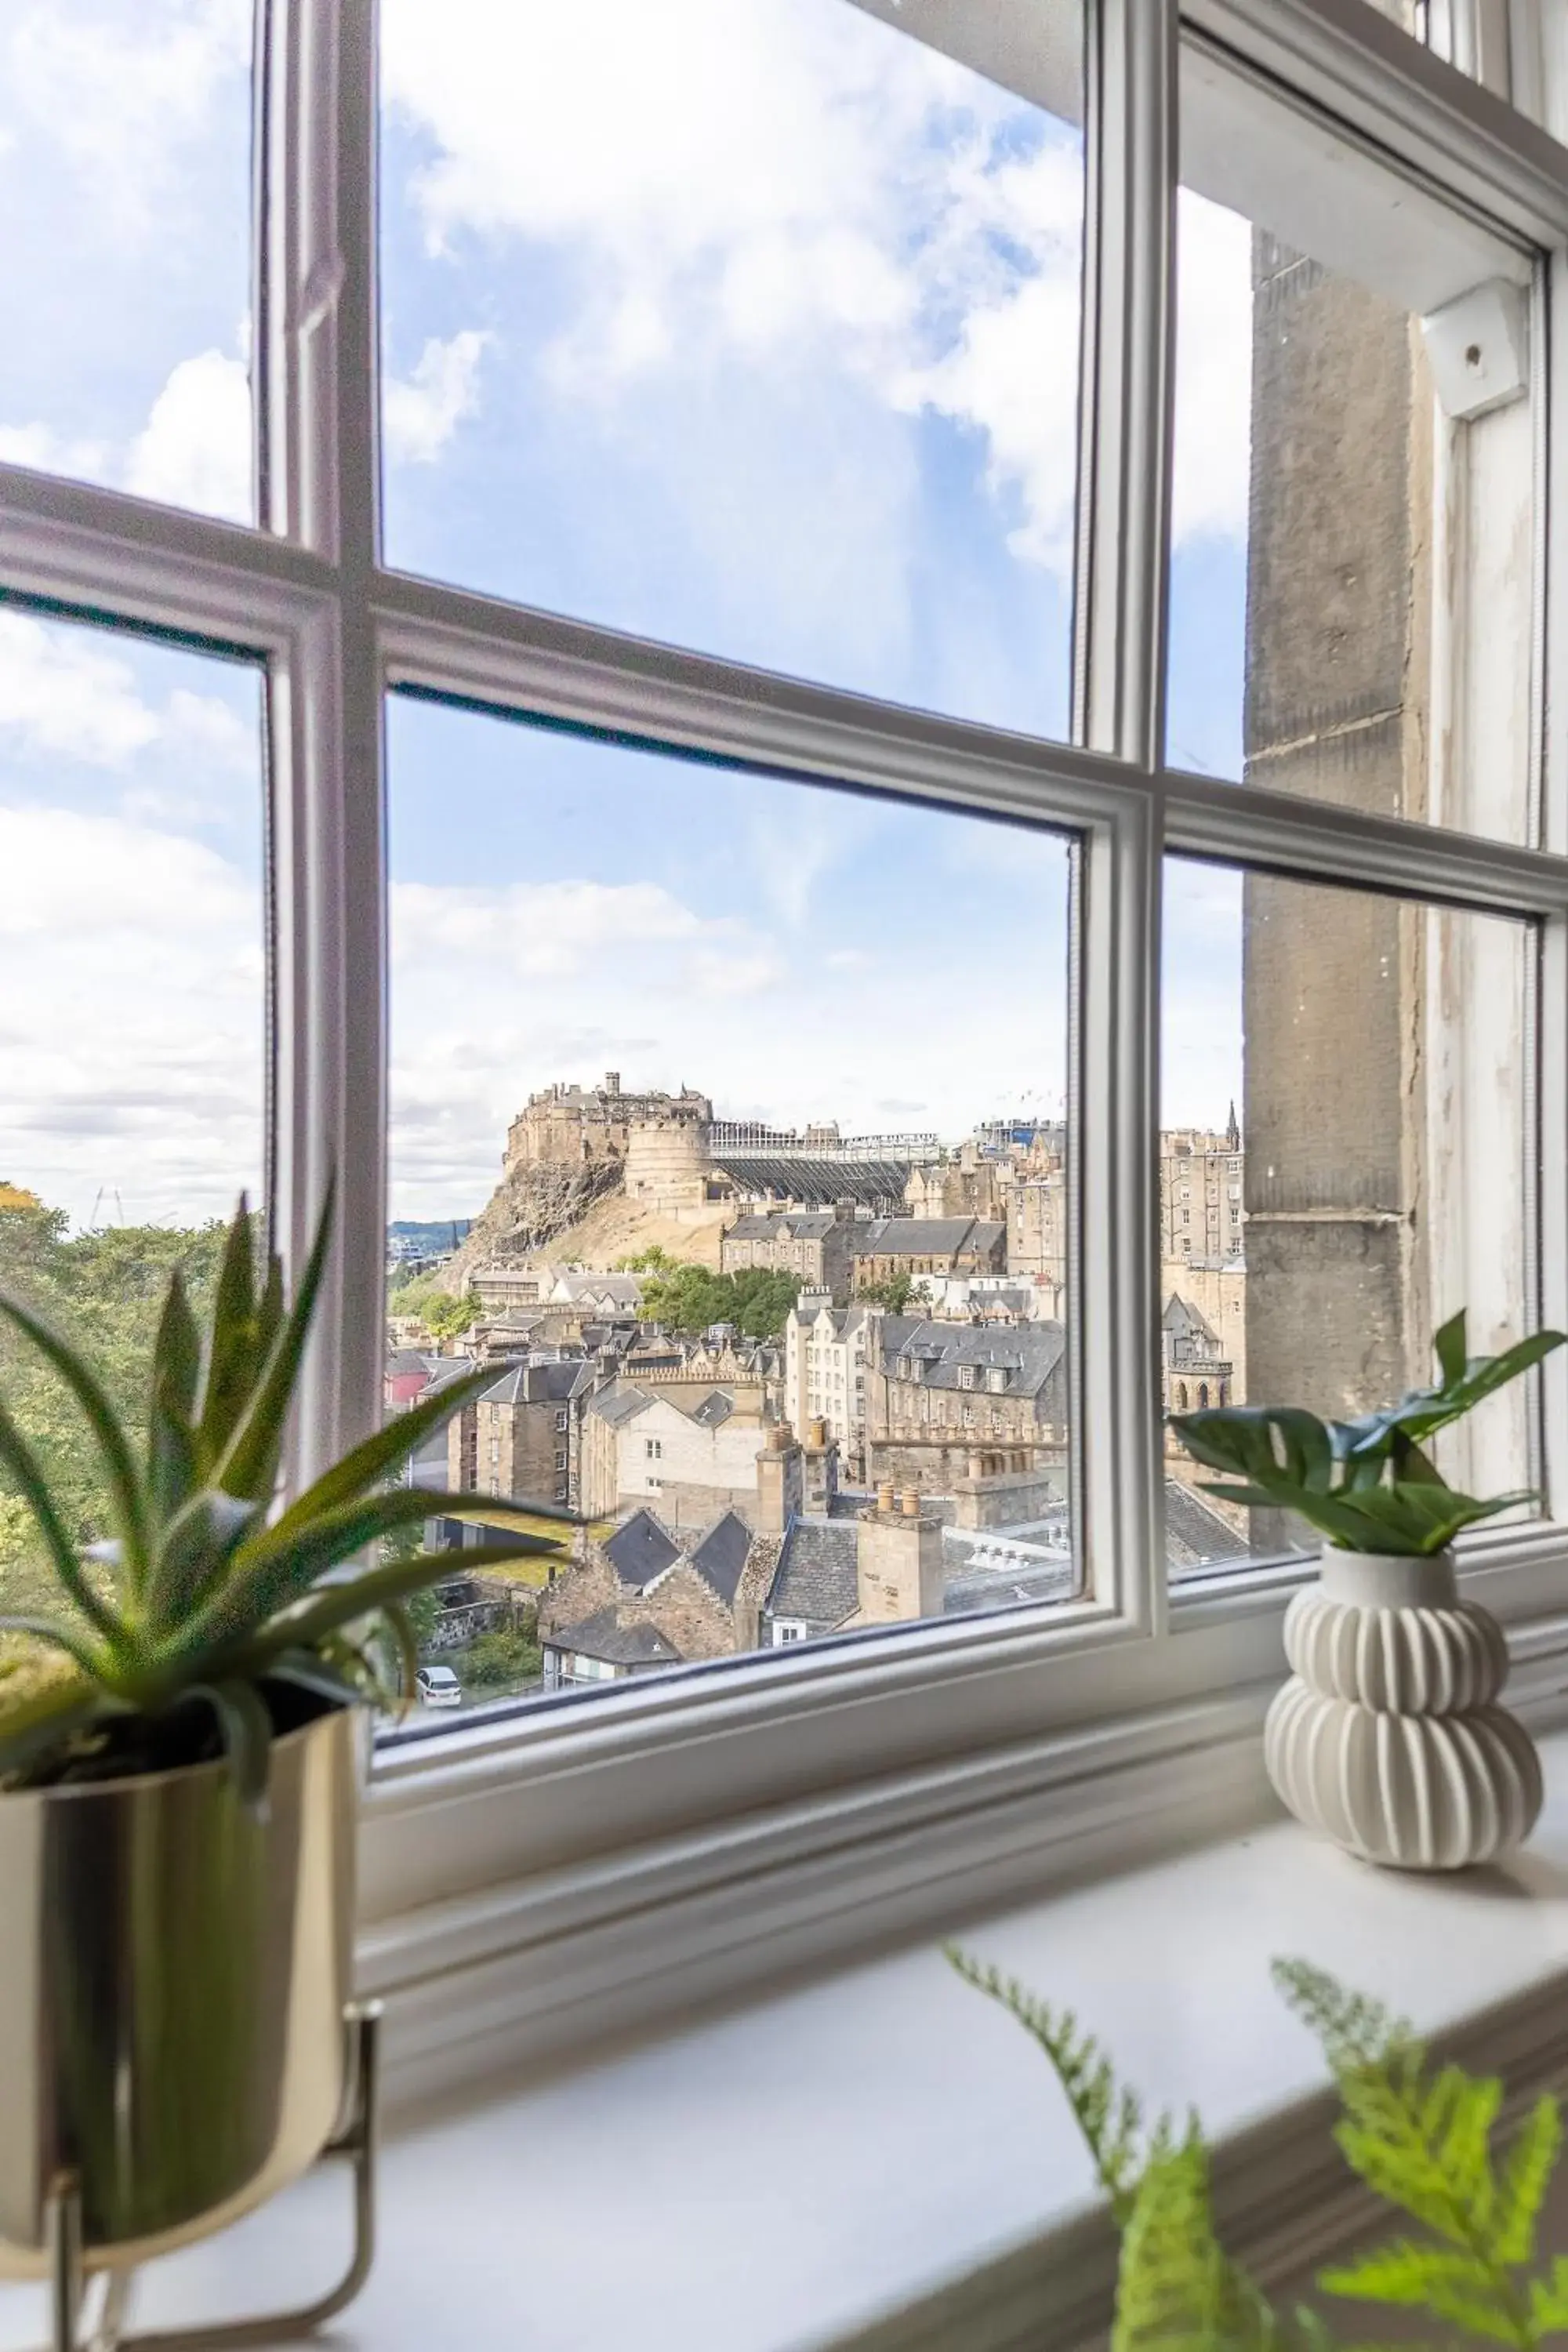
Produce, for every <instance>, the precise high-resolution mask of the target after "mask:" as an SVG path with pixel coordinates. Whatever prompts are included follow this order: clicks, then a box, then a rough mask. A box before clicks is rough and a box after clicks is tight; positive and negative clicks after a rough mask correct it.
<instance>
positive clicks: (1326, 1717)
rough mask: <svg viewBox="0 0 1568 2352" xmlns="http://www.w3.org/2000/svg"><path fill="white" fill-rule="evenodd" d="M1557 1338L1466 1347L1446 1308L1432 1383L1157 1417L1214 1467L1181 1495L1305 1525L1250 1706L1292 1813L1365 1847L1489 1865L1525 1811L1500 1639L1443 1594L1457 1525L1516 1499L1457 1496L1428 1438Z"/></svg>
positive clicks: (1374, 1853)
mask: <svg viewBox="0 0 1568 2352" xmlns="http://www.w3.org/2000/svg"><path fill="white" fill-rule="evenodd" d="M1563 1339H1564V1335H1563V1333H1562V1332H1561V1331H1538V1332H1536V1333H1534V1334H1533V1335H1532V1337H1531V1338H1530V1339H1521V1340H1520V1341H1519V1342H1518V1343H1517V1345H1515V1346H1513V1347H1511V1348H1506V1349H1503V1350H1502V1351H1501V1352H1500V1354H1498V1355H1495V1356H1472V1355H1471V1354H1470V1351H1469V1345H1468V1335H1467V1330H1466V1318H1465V1315H1464V1311H1463V1310H1462V1309H1461V1310H1460V1312H1459V1313H1458V1315H1456V1316H1454V1317H1453V1318H1452V1319H1451V1320H1450V1321H1448V1322H1447V1323H1445V1324H1444V1325H1443V1327H1442V1328H1441V1329H1440V1330H1439V1331H1438V1333H1437V1335H1436V1341H1435V1343H1434V1345H1435V1349H1436V1358H1437V1374H1438V1377H1437V1379H1436V1381H1435V1382H1434V1383H1433V1385H1432V1386H1431V1387H1429V1388H1424V1389H1414V1390H1412V1391H1410V1393H1409V1394H1408V1395H1406V1396H1404V1397H1402V1398H1401V1399H1400V1400H1399V1402H1398V1403H1397V1404H1393V1405H1389V1406H1387V1407H1385V1408H1384V1409H1382V1410H1380V1411H1378V1412H1367V1413H1363V1414H1361V1415H1359V1416H1358V1417H1357V1418H1356V1419H1354V1420H1351V1421H1329V1422H1324V1421H1321V1420H1320V1419H1319V1417H1318V1416H1317V1414H1316V1413H1312V1412H1306V1411H1304V1410H1303V1409H1302V1408H1301V1407H1300V1406H1297V1405H1222V1406H1218V1407H1215V1408H1213V1409H1211V1410H1209V1411H1206V1412H1190V1413H1177V1414H1174V1415H1173V1417H1172V1421H1171V1426H1172V1428H1173V1430H1174V1431H1175V1433H1176V1435H1177V1436H1178V1437H1179V1438H1180V1440H1181V1442H1182V1444H1184V1446H1185V1448H1186V1450H1187V1452H1188V1453H1189V1454H1191V1455H1192V1457H1193V1459H1194V1461H1195V1462H1197V1463H1199V1464H1201V1465H1202V1466H1203V1467H1204V1468H1205V1469H1207V1470H1213V1471H1217V1472H1219V1473H1220V1474H1221V1475H1220V1476H1219V1477H1218V1478H1217V1479H1211V1480H1209V1481H1208V1482H1206V1483H1204V1484H1201V1485H1200V1492H1202V1493H1204V1494H1207V1495H1212V1496H1214V1497H1215V1500H1216V1501H1218V1502H1221V1503H1225V1504H1230V1505H1237V1506H1239V1507H1242V1508H1245V1509H1247V1510H1252V1511H1264V1510H1267V1511H1272V1512H1289V1513H1294V1514H1295V1516H1296V1517H1298V1518H1300V1519H1305V1520H1306V1521H1307V1523H1308V1524H1309V1525H1310V1527H1312V1528H1316V1529H1317V1531H1318V1533H1319V1534H1320V1535H1321V1537H1322V1538H1323V1555H1322V1570H1321V1579H1320V1580H1319V1582H1318V1583H1317V1584H1316V1585H1314V1586H1312V1587H1310V1588H1307V1589H1304V1590H1303V1591H1300V1592H1298V1593H1297V1594H1296V1595H1295V1596H1294V1598H1293V1599H1292V1601H1291V1602H1290V1606H1289V1611H1288V1612H1287V1614H1286V1619H1285V1650H1286V1655H1287V1657H1288V1658H1289V1664H1290V1665H1291V1667H1292V1669H1293V1672H1292V1674H1291V1676H1290V1679H1289V1682H1287V1683H1286V1685H1284V1688H1283V1689H1282V1690H1281V1691H1280V1692H1279V1696H1278V1697H1277V1698H1276V1699H1275V1701H1274V1703H1273V1706H1271V1707H1270V1709H1269V1714H1268V1723H1267V1725H1266V1727H1265V1732H1264V1755H1265V1759H1266V1761H1267V1764H1268V1773H1269V1778H1270V1779H1271V1780H1272V1781H1273V1783H1274V1786H1275V1788H1276V1790H1278V1791H1279V1796H1280V1797H1281V1799H1282V1800H1283V1801H1284V1802H1285V1804H1286V1805H1287V1806H1288V1807H1289V1810H1290V1811H1292V1812H1293V1813H1294V1814H1295V1815H1296V1816H1297V1818H1298V1819H1299V1820H1300V1821H1302V1822H1306V1823H1308V1825H1309V1826H1310V1827H1311V1828H1314V1829H1317V1830H1321V1832H1323V1833H1324V1834H1325V1835H1327V1836H1329V1837H1331V1838H1332V1839H1333V1840H1334V1841H1335V1843H1338V1844H1340V1845H1342V1846H1344V1847H1345V1848H1347V1850H1348V1851H1349V1852H1351V1853H1357V1854H1360V1855H1362V1856H1363V1857H1364V1858H1365V1859H1366V1860H1368V1861H1372V1862H1380V1863H1385V1864H1393V1865H1394V1866H1395V1867H1399V1868H1414V1869H1422V1870H1434V1869H1436V1870H1458V1869H1463V1868H1465V1867H1467V1866H1468V1864H1473V1863H1480V1862H1489V1861H1491V1860H1493V1859H1494V1858H1495V1857H1496V1856H1497V1855H1498V1854H1500V1853H1506V1852H1508V1851H1509V1850H1510V1848H1511V1847H1513V1846H1516V1845H1518V1844H1519V1843H1521V1841H1522V1840H1523V1839H1524V1838H1525V1837H1527V1836H1528V1835H1529V1833H1530V1831H1531V1828H1532V1827H1533V1826H1534V1823H1535V1820H1536V1816H1537V1815H1538V1813H1539V1812H1540V1810H1541V1801H1542V1783H1541V1766H1540V1760H1539V1759H1538V1757H1537V1756H1536V1753H1535V1748H1534V1746H1533V1744H1532V1742H1531V1738H1530V1736H1529V1734H1528V1733H1527V1732H1526V1731H1525V1729H1524V1727H1523V1726H1522V1725H1521V1723H1520V1722H1519V1721H1518V1720H1517V1718H1516V1717H1513V1716H1512V1715H1510V1713H1509V1712H1508V1711H1507V1709H1506V1708H1504V1707H1502V1706H1500V1705H1499V1704H1498V1700H1499V1697H1500V1693H1501V1690H1502V1687H1503V1684H1504V1682H1505V1681H1506V1679H1507V1675H1508V1663H1509V1661H1508V1647H1507V1643H1506V1642H1505V1641H1504V1638H1503V1634H1502V1631H1501V1628H1500V1626H1499V1625H1498V1623H1497V1622H1496V1620H1495V1619H1494V1618H1493V1617H1491V1616H1490V1615H1489V1612H1487V1611H1486V1610H1485V1609H1483V1608H1482V1607H1481V1606H1480V1605H1479V1603H1478V1602H1477V1601H1473V1600H1471V1599H1469V1598H1468V1597H1465V1596H1461V1593H1460V1591H1459V1586H1458V1573H1457V1563H1456V1561H1455V1558H1454V1554H1453V1551H1452V1549H1451V1546H1452V1544H1453V1541H1454V1538H1456V1537H1457V1536H1458V1535H1460V1534H1462V1533H1463V1532H1464V1530H1465V1529H1466V1528H1473V1527H1477V1526H1479V1525H1480V1523H1481V1522H1482V1521H1484V1520H1487V1519H1490V1518H1495V1517H1497V1516H1498V1514H1499V1513H1500V1512H1502V1511H1507V1510H1510V1509H1512V1508H1513V1507H1514V1506H1516V1505H1517V1504H1521V1503H1528V1502H1531V1501H1532V1500H1533V1499H1534V1497H1533V1496H1532V1495H1531V1493H1530V1492H1529V1491H1528V1490H1525V1489H1520V1488H1514V1489H1511V1490H1510V1491H1509V1492H1507V1493H1504V1494H1500V1495H1492V1496H1475V1495H1468V1494H1465V1493H1462V1492H1460V1491H1459V1490H1458V1488H1456V1487H1453V1486H1449V1484H1448V1482H1447V1479H1446V1478H1445V1477H1444V1476H1443V1475H1442V1474H1441V1472H1440V1471H1439V1470H1438V1468H1437V1466H1436V1463H1435V1462H1434V1461H1433V1459H1432V1456H1431V1454H1430V1453H1429V1451H1428V1447H1429V1446H1430V1444H1431V1442H1432V1440H1433V1439H1434V1438H1435V1437H1436V1436H1437V1435H1438V1434H1439V1433H1440V1432H1441V1431H1443V1430H1445V1429H1449V1428H1451V1427H1453V1425H1454V1424H1455V1423H1458V1422H1459V1421H1462V1420H1463V1419H1464V1418H1465V1416H1466V1415H1467V1414H1468V1413H1470V1412H1474V1411H1475V1409H1476V1407H1477V1406H1478V1405H1480V1404H1484V1403H1485V1402H1487V1401H1488V1400H1489V1398H1492V1397H1495V1396H1497V1395H1499V1394H1500V1392H1501V1391H1502V1390H1504V1389H1505V1388H1507V1387H1508V1386H1509V1384H1510V1382H1511V1381H1516V1380H1518V1379H1519V1378H1520V1377H1521V1374H1523V1373H1525V1372H1528V1371H1530V1370H1531V1369H1532V1368H1533V1367H1534V1366H1536V1365H1537V1364H1540V1363H1541V1362H1542V1360H1544V1359H1545V1358H1546V1357H1547V1356H1549V1355H1551V1354H1552V1352H1553V1350H1554V1349H1558V1348H1561V1347H1562V1346H1563ZM1390 1717H1397V1718H1398V1727H1397V1736H1394V1726H1392V1725H1391V1724H1390V1722H1389V1718H1390Z"/></svg>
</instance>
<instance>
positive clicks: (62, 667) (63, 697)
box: [0, 612, 160, 767]
mask: <svg viewBox="0 0 1568 2352" xmlns="http://www.w3.org/2000/svg"><path fill="white" fill-rule="evenodd" d="M159 733H160V721H159V719H158V716H157V714H156V713H155V712H154V711H153V710H152V709H150V708H149V706H148V705H147V703H146V702H145V701H144V700H143V699H142V695H141V693H140V691H139V689H138V688H137V685H136V680H135V677H134V674H133V672H132V669H131V667H130V665H129V663H127V662H126V661H124V660H123V659H122V658H121V656H118V655H115V654H111V653H108V652H105V651H102V650H100V646H99V645H98V644H97V643H95V642H94V641H93V639H92V638H91V637H89V635H86V634H85V633H84V632H82V631H81V630H68V629H56V628H49V627H47V626H46V625H45V624H44V623H43V622H42V621H36V620H34V619H33V618H32V617H31V616H30V615H29V614H26V613H5V612H0V740H7V739H8V740H9V741H10V743H12V744H15V745H16V746H17V747H18V748H20V749H22V750H24V751H28V752H31V753H33V754H36V755H45V756H47V755H63V756H64V757H65V758H67V759H72V760H81V761H86V762H87V763H88V764H89V766H92V767H119V766H123V765H124V763H125V762H126V761H128V760H129V759H131V758H132V755H133V754H134V753H136V752H138V751H144V750H145V749H146V748H147V746H148V745H149V744H151V743H153V742H154V741H155V740H157V737H158V735H159Z"/></svg>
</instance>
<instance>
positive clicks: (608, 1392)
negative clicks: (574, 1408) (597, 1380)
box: [588, 1388, 653, 1429]
mask: <svg viewBox="0 0 1568 2352" xmlns="http://www.w3.org/2000/svg"><path fill="white" fill-rule="evenodd" d="M652 1402H653V1399H652V1397H649V1396H644V1394H643V1392H642V1391H641V1389H623V1388H613V1389H601V1390H600V1391H599V1393H598V1395H597V1396H596V1397H595V1399H594V1401H593V1402H592V1403H591V1404H590V1405H589V1407H588V1410H589V1412H593V1413H597V1415H598V1417H599V1419H600V1420H601V1421H607V1422H608V1423H609V1424H610V1426H611V1428H612V1429H618V1428H619V1427H620V1426H621V1423H623V1422H626V1421H635V1420H636V1419H637V1414H638V1413H639V1412H645V1411H646V1410H647V1407H648V1406H649V1405H650V1404H651V1403H652Z"/></svg>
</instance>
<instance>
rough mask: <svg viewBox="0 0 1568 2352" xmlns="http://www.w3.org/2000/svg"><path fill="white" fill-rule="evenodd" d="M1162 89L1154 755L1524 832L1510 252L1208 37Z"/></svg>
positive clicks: (1527, 821) (1517, 291)
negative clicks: (1160, 678)
mask: <svg viewBox="0 0 1568 2352" xmlns="http://www.w3.org/2000/svg"><path fill="white" fill-rule="evenodd" d="M1183 99H1184V133H1183V156H1184V169H1185V170H1186V171H1187V173H1188V176H1189V180H1190V181H1191V183H1192V184H1190V185H1189V186H1187V187H1185V188H1184V189H1183V191H1182V194H1181V199H1180V208H1179V215H1178V274H1177V312H1178V316H1177V377H1176V384H1177V391H1176V438H1175V458H1174V476H1173V530H1174V553H1173V572H1172V589H1171V670H1170V710H1169V722H1168V734H1167V744H1168V756H1169V758H1170V760H1171V762H1172V764H1173V765H1174V766H1176V767H1178V768H1187V769H1194V770H1198V771H1201V772H1206V773H1209V774H1212V775H1215V776H1220V777H1226V778H1245V780H1246V781H1247V782H1248V783H1253V784H1261V785H1266V786H1269V787H1272V788H1274V789H1277V790H1279V791H1282V792H1290V793H1308V794H1310V796H1311V797H1313V798H1314V799H1321V800H1330V801H1334V802H1337V803H1343V804H1345V805H1348V806H1352V807H1355V808H1361V809H1366V810H1371V811H1373V812H1375V813H1377V814H1385V815H1401V816H1408V817H1415V818H1420V819H1424V820H1426V821H1427V822H1430V823H1436V824H1453V825H1458V826H1462V827H1464V828H1466V829H1467V830H1469V831H1473V832H1477V833H1481V834H1485V835H1490V836H1493V837H1495V838H1499V839H1507V840H1515V841H1523V840H1526V839H1528V838H1530V837H1531V824H1532V821H1533V820H1532V810H1531V790H1530V787H1531V642H1532V633H1531V478H1532V465H1533V452H1532V427H1531V403H1530V399H1529V396H1528V391H1527V388H1526V378H1525V374H1524V372H1523V367H1522V359H1523V350H1524V341H1523V339H1524V338H1525V337H1526V335H1527V316H1526V314H1527V311H1528V294H1529V278H1530V266H1529V261H1528V258H1527V257H1525V256H1523V255H1521V254H1520V253H1518V252H1516V251H1515V250H1514V249H1513V248H1511V247H1509V246H1507V245H1505V244H1504V243H1502V242H1501V240H1500V239H1499V238H1496V237H1494V236H1491V235H1490V233H1489V232H1488V231H1486V230H1484V229H1481V228H1479V227H1478V226H1476V225H1475V224H1474V223H1472V222H1469V221H1468V220H1459V219H1458V218H1456V217H1455V216H1453V215H1449V214H1447V213H1446V212H1445V211H1444V210H1443V209H1442V208H1441V207H1440V206H1438V205H1436V203H1435V202H1434V201H1433V200H1432V199H1431V198H1429V197H1427V196H1426V195H1425V194H1418V193H1417V192H1416V191H1415V190H1413V189H1412V188H1411V187H1409V186H1408V185H1407V184H1405V183H1404V182H1402V181H1399V180H1396V179H1394V178H1393V177H1392V176H1391V175H1390V174H1388V173H1385V172H1384V171H1382V170H1381V169H1380V168H1379V167H1377V166H1375V165H1373V163H1369V162H1368V161H1367V160H1366V159H1365V158H1364V157H1363V156H1362V155H1361V154H1360V153H1359V152H1357V151H1356V150H1354V149H1353V148H1352V147H1350V146H1349V145H1348V144H1347V143H1346V142H1342V141H1341V140H1339V139H1337V138H1336V137H1335V136H1334V135H1333V134H1331V133H1330V132H1328V131H1323V130H1321V128H1320V127H1319V126H1317V125H1315V124H1309V123H1308V122H1307V121H1306V120H1305V118H1303V117H1301V116H1299V115H1297V114H1296V113H1295V112H1294V111H1293V110H1291V109H1289V107H1287V106H1285V105H1284V104H1282V103H1279V102H1272V103H1266V102H1265V101H1263V100H1261V99H1260V98H1259V97H1258V94H1257V93H1256V92H1252V91H1242V90H1241V89H1239V87H1238V86H1237V85H1235V84H1233V83H1232V82H1231V81H1230V80H1229V79H1227V78H1226V76H1225V75H1224V74H1223V72H1222V71H1221V70H1220V68H1218V67H1217V66H1215V64H1214V63H1213V62H1212V60H1209V59H1207V58H1197V57H1195V56H1188V57H1186V58H1184V72H1183ZM1478 387H1479V389H1478Z"/></svg>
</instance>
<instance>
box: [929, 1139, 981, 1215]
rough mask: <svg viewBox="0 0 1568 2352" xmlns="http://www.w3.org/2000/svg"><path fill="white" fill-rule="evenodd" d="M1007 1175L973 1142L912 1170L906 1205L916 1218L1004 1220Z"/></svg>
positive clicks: (944, 1153)
mask: <svg viewBox="0 0 1568 2352" xmlns="http://www.w3.org/2000/svg"><path fill="white" fill-rule="evenodd" d="M1003 1178H1004V1171H1003V1169H1002V1168H1001V1167H999V1166H998V1163H997V1161H996V1160H994V1159H987V1158H986V1157H984V1155H983V1154H982V1152H981V1150H980V1147H979V1145H978V1144H976V1143H975V1142H973V1140H971V1141H969V1142H966V1143H963V1144H961V1145H960V1146H959V1148H958V1150H956V1151H952V1152H943V1154H942V1158H941V1159H940V1160H931V1161H928V1162H927V1163H925V1164H924V1165H923V1166H921V1167H915V1168H911V1169H910V1176H909V1181H908V1183H907V1184H906V1185H905V1186H904V1201H905V1203H906V1205H907V1207H908V1209H909V1212H910V1216H912V1217H1001V1216H1003V1215H1004V1209H1003V1205H1002V1199H1003Z"/></svg>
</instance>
